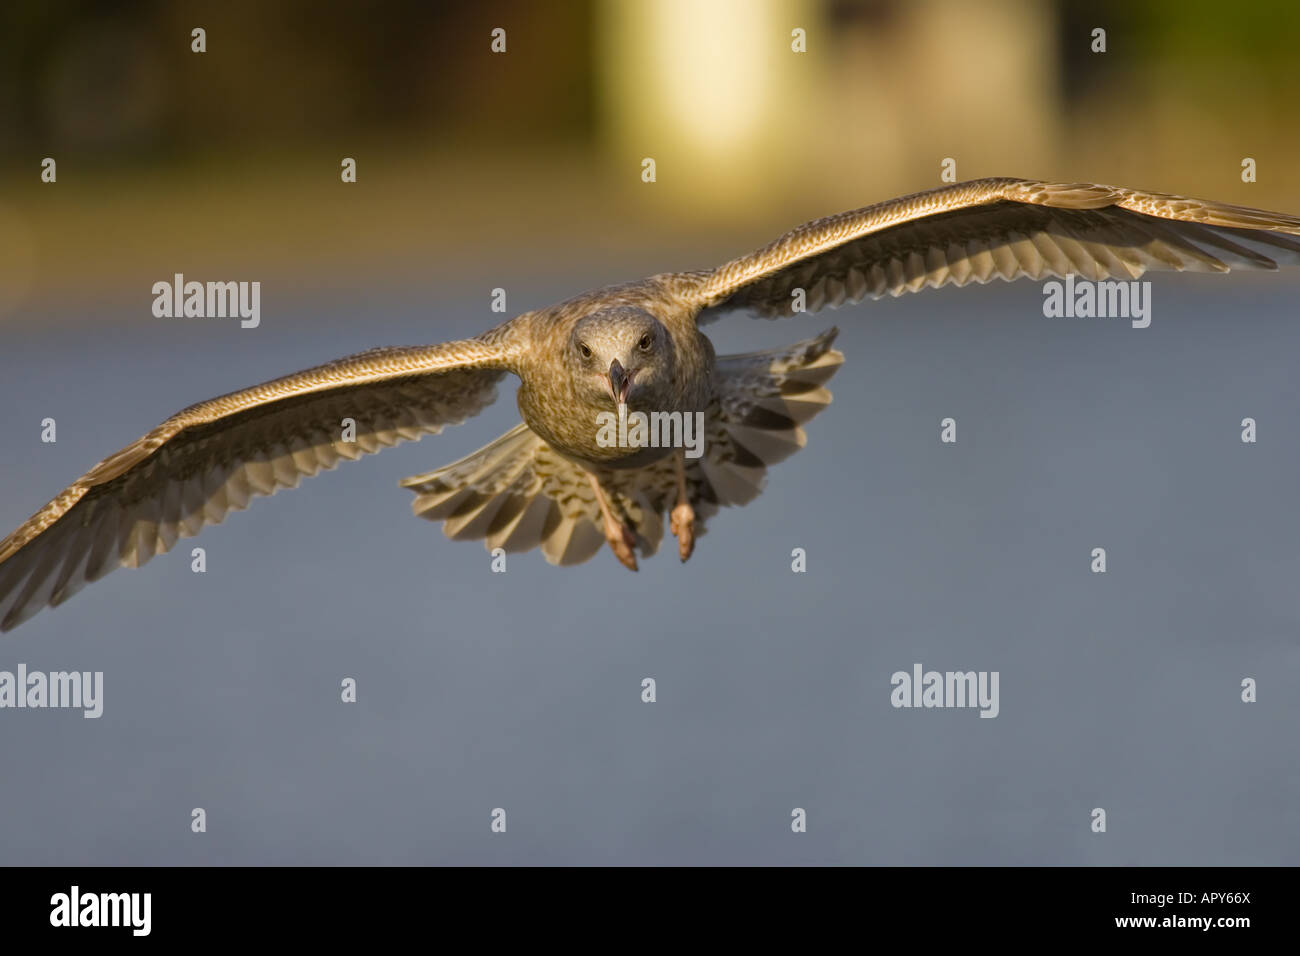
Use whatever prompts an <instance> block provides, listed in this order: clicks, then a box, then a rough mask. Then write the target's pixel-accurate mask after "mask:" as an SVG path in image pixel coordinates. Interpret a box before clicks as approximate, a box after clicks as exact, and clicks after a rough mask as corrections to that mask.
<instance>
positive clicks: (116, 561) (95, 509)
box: [0, 340, 507, 631]
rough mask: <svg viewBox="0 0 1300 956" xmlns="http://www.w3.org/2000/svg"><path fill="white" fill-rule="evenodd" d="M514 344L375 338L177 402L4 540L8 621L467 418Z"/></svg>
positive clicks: (1, 613) (0, 620) (2, 596)
mask: <svg viewBox="0 0 1300 956" xmlns="http://www.w3.org/2000/svg"><path fill="white" fill-rule="evenodd" d="M503 356H504V353H503V351H502V350H501V349H500V348H499V347H498V346H497V345H496V344H494V343H491V342H488V341H487V340H468V341H463V342H452V343H448V344H446V345H438V346H428V347H418V348H396V349H372V350H370V351H368V352H362V353H360V354H358V355H353V356H349V357H347V358H343V359H338V360H337V361H334V362H329V363H327V364H325V365H320V366H317V367H315V368H311V369H307V370H305V371H302V372H298V373H296V374H294V375H289V376H286V377H284V378H279V379H275V380H274V381H271V382H266V383H264V384H262V385H256V386H254V387H252V388H247V389H244V390H242V391H238V392H232V393H230V394H229V395H223V396H221V397H219V398H214V399H212V400H211V401H207V402H202V403H200V404H198V405H193V406H191V407H189V408H187V409H185V410H184V411H182V412H180V413H178V414H176V415H173V416H172V417H171V418H169V419H167V421H165V422H163V423H162V424H161V425H159V426H158V427H157V428H155V429H153V430H152V431H151V432H149V433H148V434H147V435H145V436H143V437H142V438H140V439H139V440H138V441H136V442H134V443H132V444H130V445H128V446H126V447H125V448H123V449H121V450H120V451H117V452H115V453H114V454H112V455H110V456H108V457H107V458H105V459H104V460H103V461H102V462H100V463H99V464H98V465H96V466H95V467H94V468H92V469H91V470H90V471H89V472H87V473H86V474H85V475H84V476H82V477H81V478H80V479H79V480H77V481H76V482H74V483H73V484H72V485H70V486H69V487H68V488H66V489H65V490H64V491H63V492H62V493H61V494H60V495H59V496H58V497H56V498H55V499H54V500H52V501H51V502H49V503H48V504H47V505H46V506H45V507H44V508H42V509H41V510H40V511H38V512H37V513H36V514H34V515H32V517H31V518H30V519H28V520H27V521H26V522H25V523H24V524H22V525H21V526H20V527H18V528H17V529H16V530H15V531H14V532H13V533H12V534H10V535H9V536H8V537H7V538H5V539H4V540H3V541H0V630H4V631H7V630H10V629H11V628H14V627H16V626H17V625H18V624H20V623H22V622H23V621H25V620H26V619H27V618H29V617H31V616H32V615H33V614H35V613H36V612H37V611H39V610H40V609H41V608H43V607H45V606H46V605H53V604H59V603H61V602H62V601H64V600H66V599H67V598H68V597H70V596H71V595H72V594H75V593H76V592H77V591H78V590H80V589H81V588H82V587H84V586H85V585H86V584H87V583H88V582H90V581H94V580H97V579H98V578H100V577H102V576H103V575H104V574H106V573H108V572H109V571H111V570H112V569H113V568H115V567H139V566H140V565H142V564H144V563H145V562H147V561H148V560H149V559H150V558H152V557H153V556H154V555H156V554H162V553H163V552H165V551H167V550H169V549H170V548H171V547H172V546H173V545H174V544H175V543H176V541H177V540H178V539H179V538H184V537H192V536H193V535H196V534H198V533H199V531H201V530H202V528H203V527H204V526H205V525H209V524H217V523H219V522H220V521H222V520H223V519H224V518H225V516H226V514H227V513H228V512H230V511H238V510H242V509H243V508H245V507H247V505H248V502H249V499H250V497H252V496H255V495H270V494H273V493H274V492H275V491H277V490H279V489H281V488H293V487H296V486H297V485H298V483H299V482H300V481H301V480H302V478H304V477H307V476H311V475H314V474H316V473H318V472H319V471H321V470H322V469H330V468H333V467H334V466H335V465H336V464H337V463H338V461H339V460H340V459H348V460H351V459H354V458H358V457H360V455H361V454H362V453H365V452H374V451H378V450H380V449H381V448H384V447H387V446H390V445H393V444H395V443H397V442H399V441H402V440H406V439H409V438H417V437H419V436H420V435H421V434H423V433H427V432H438V431H440V430H441V429H442V428H443V427H444V426H445V425H452V424H458V423H460V422H462V421H464V420H465V419H466V418H468V417H470V416H471V415H474V414H476V413H477V412H479V411H480V410H481V409H483V408H484V407H485V406H486V405H488V404H489V403H491V401H492V400H493V399H494V398H495V395H496V383H497V382H498V381H499V380H500V379H501V377H502V376H503V375H504V374H505V372H506V369H507V362H506V360H505V358H504V357H503ZM344 419H351V420H352V421H353V422H354V423H355V426H354V427H355V440H345V439H347V438H350V437H352V436H350V435H347V436H345V434H344V425H343V422H344Z"/></svg>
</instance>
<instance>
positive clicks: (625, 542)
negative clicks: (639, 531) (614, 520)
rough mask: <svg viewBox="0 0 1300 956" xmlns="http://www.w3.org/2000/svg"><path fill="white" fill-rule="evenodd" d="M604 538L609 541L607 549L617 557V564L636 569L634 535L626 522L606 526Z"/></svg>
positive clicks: (630, 569) (631, 569)
mask: <svg viewBox="0 0 1300 956" xmlns="http://www.w3.org/2000/svg"><path fill="white" fill-rule="evenodd" d="M605 540H606V541H608V542H609V549H610V550H611V551H613V552H614V557H616V558H618V561H619V564H621V565H623V567H625V568H627V569H628V570H629V571H635V570H637V565H636V535H634V534H632V529H631V528H629V527H628V526H627V525H626V524H619V525H615V526H614V527H608V526H606V528H605Z"/></svg>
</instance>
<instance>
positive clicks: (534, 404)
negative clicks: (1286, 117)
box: [0, 178, 1300, 631]
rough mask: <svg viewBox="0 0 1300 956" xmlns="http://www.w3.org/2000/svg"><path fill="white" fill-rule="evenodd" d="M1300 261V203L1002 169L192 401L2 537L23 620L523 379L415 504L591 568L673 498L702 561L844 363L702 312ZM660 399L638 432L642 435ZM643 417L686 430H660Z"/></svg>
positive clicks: (495, 545)
mask: <svg viewBox="0 0 1300 956" xmlns="http://www.w3.org/2000/svg"><path fill="white" fill-rule="evenodd" d="M1297 262H1300V217H1296V216H1291V215H1286V214H1283V213H1274V212H1265V211H1262V210H1258V209H1250V208H1246V207H1243V206H1234V205H1227V204H1224V203H1217V202H1209V201H1204V200H1199V199H1189V198H1185V197H1182V196H1175V195H1169V194H1164V193H1150V192H1141V191H1139V190H1135V189H1126V188H1122V187H1117V186H1104V185H1097V184H1094V183H1051V182H1038V181H1033V180H1025V179H1012V178H992V179H980V180H973V181H971V182H965V183H957V184H952V185H948V186H943V187H940V188H938V189H932V190H928V191H926V192H920V193H915V194H913V195H909V196H904V197H902V198H899V199H893V200H890V201H888V202H884V203H879V204H877V205H874V206H868V207H866V208H863V209H857V210H853V211H851V212H845V213H841V214H839V215H834V216H829V217H826V218H823V219H817V220H814V221H812V222H808V223H806V224H804V225H802V226H799V227H798V228H796V229H794V230H792V231H790V232H788V233H786V234H785V235H783V236H781V237H780V238H779V239H777V240H776V241H774V242H772V243H770V244H768V245H767V246H764V247H763V248H762V249H759V250H758V251H757V252H754V253H752V254H750V255H745V256H741V257H740V258H737V259H733V260H731V261H730V262H727V263H725V264H724V265H722V266H719V267H718V268H716V269H712V270H705V271H695V272H678V273H663V274H659V275H653V276H650V277H648V278H645V279H642V280H640V281H637V282H630V283H626V284H623V285H613V286H607V287H605V288H601V289H596V290H594V291H590V292H586V293H583V294H581V295H578V296H575V297H574V298H571V299H568V300H567V301H564V302H561V303H559V304H557V305H552V306H549V307H547V308H544V309H538V310H536V311H532V312H525V313H522V314H520V315H518V316H516V317H514V318H512V319H510V320H509V321H507V322H505V323H503V324H501V325H498V326H496V327H495V328H493V329H490V330H489V331H487V332H484V333H483V334H482V335H479V336H478V337H476V338H472V339H465V340H462V341H455V342H447V343H443V344H439V345H424V346H414V347H406V348H379V349H371V350H370V351H366V352H361V353H358V354H356V355H351V356H347V357H345V358H341V359H337V360H335V361H332V362H328V363H326V364H324V365H319V366H316V367H314V368H309V369H306V370H305V371H301V372H296V373H294V374H292V375H288V376H285V377H283V378H278V379H275V380H273V381H270V382H266V383H264V384H261V385H254V386H253V387H251V388H246V389H243V390H241V391H237V392H231V393H230V394H228V395H223V396H221V397H219V398H214V399H211V400H209V401H206V402H200V403H199V404H197V405H191V406H190V407H189V408H186V409H185V410H183V411H181V412H178V413H177V414H175V415H173V416H172V417H171V418H168V419H167V420H166V421H164V422H163V423H162V424H161V425H159V426H158V427H157V428H154V429H153V430H152V431H150V432H149V433H148V434H146V435H144V436H143V437H141V438H139V439H138V440H136V441H135V442H133V443H131V444H130V445H127V446H126V447H125V448H123V449H121V450H120V451H118V452H115V453H114V454H112V455H109V456H108V457H107V458H105V459H104V460H103V461H101V462H100V463H99V464H97V465H95V467H94V468H92V469H90V471H88V472H87V473H86V474H85V475H83V476H82V477H81V478H79V479H78V480H77V481H75V482H73V484H71V485H69V486H68V487H67V488H66V489H64V490H63V491H62V492H60V493H59V495H58V496H57V497H55V498H54V499H53V500H52V501H50V502H49V503H48V504H47V505H45V507H43V508H41V509H40V510H39V511H38V512H36V514H34V515H32V517H31V518H30V519H28V520H27V521H26V522H24V523H23V524H22V525H21V526H19V527H18V528H17V529H16V530H15V531H14V532H13V533H12V534H10V535H9V536H8V537H6V538H5V539H4V540H3V541H0V630H4V631H8V630H10V629H12V628H14V627H16V626H18V625H19V624H20V623H22V622H23V621H25V620H27V619H28V618H30V617H31V616H32V615H33V614H35V613H37V612H38V611H40V610H41V609H42V608H44V607H47V606H57V605H59V604H61V603H63V602H64V601H65V600H67V599H68V598H69V597H70V596H71V595H73V594H74V593H76V592H77V591H78V590H80V589H81V588H82V587H84V586H85V585H86V584H87V583H88V582H90V581H95V580H98V579H99V578H101V577H103V576H104V575H105V574H107V573H108V572H109V571H111V570H113V569H114V568H117V567H139V566H140V565H142V564H144V563H145V562H147V561H148V560H149V559H150V558H152V557H153V556H154V555H155V554H161V553H163V552H166V551H168V550H169V549H170V548H171V547H172V546H173V545H174V544H175V543H176V541H177V540H178V539H179V538H187V537H192V536H194V535H197V534H198V533H199V532H200V531H201V530H202V529H203V527H204V526H206V525H210V524H217V523H219V522H221V521H222V520H223V519H224V518H225V516H226V514H227V513H228V512H231V511H239V510H242V509H244V508H245V507H247V506H248V504H249V501H250V500H251V499H252V498H254V497H258V496H263V495H271V494H273V493H275V492H276V491H278V490H279V489H281V488H293V487H296V486H297V485H298V483H299V481H300V480H301V479H302V478H303V477H305V476H310V475H314V474H316V473H317V472H318V471H320V470H322V469H332V468H334V467H335V466H336V465H337V464H338V462H339V461H341V460H352V459H355V458H359V457H361V456H362V455H363V454H368V453H371V452H376V451H379V450H380V449H382V448H385V447H388V446H390V445H394V444H396V443H398V442H400V441H406V440H413V439H418V438H420V437H421V436H422V435H424V434H426V433H437V432H439V431H441V430H442V429H443V428H444V427H445V426H447V425H454V424H460V423H462V422H464V421H465V420H466V419H467V418H470V417H471V416H473V415H475V414H477V413H478V412H479V411H481V410H482V409H483V408H484V407H486V406H487V405H489V404H490V403H491V402H492V401H493V400H494V399H495V397H496V386H497V384H498V383H499V382H501V381H502V379H504V377H505V376H506V375H507V374H512V375H514V376H516V377H517V378H518V379H519V383H520V384H519V389H518V392H517V404H518V407H519V412H520V416H521V417H522V419H523V421H522V422H521V423H520V424H518V425H517V426H515V427H514V428H512V429H511V430H510V431H508V432H506V433H505V434H504V435H502V436H501V437H499V438H497V439H496V440H495V441H493V442H492V443H491V444H489V445H486V446H485V447H483V448H482V449H480V450H479V451H476V452H475V453H473V454H472V455H469V456H468V457H466V458H463V459H461V460H460V461H457V462H455V463H453V464H450V465H447V466H445V467H442V468H439V469H437V470H435V471H431V472H428V473H426V474H422V475H415V476H413V477H410V478H407V479H405V480H403V481H402V482H401V484H402V485H403V486H405V487H407V488H410V489H411V490H412V492H414V494H415V499H414V501H413V508H414V511H415V513H416V514H417V515H419V516H421V517H423V518H427V519H430V520H432V521H441V522H443V530H444V532H445V533H446V534H447V536H448V537H450V538H453V539H457V540H483V541H484V543H485V545H486V547H487V548H488V549H489V550H491V551H493V553H494V554H496V553H498V552H497V549H501V553H504V552H518V551H525V550H528V549H531V548H534V547H538V546H540V548H541V550H542V553H543V555H544V556H545V558H546V560H547V561H548V562H550V563H551V564H557V565H571V564H578V563H580V562H583V561H586V560H587V559H589V558H591V557H592V556H593V555H594V554H595V553H596V552H597V551H599V550H600V549H601V548H602V547H603V546H604V545H606V544H608V546H609V548H610V550H611V551H612V552H613V554H614V556H615V557H616V558H617V559H618V560H619V561H620V562H621V563H622V564H623V565H625V566H626V567H628V568H629V569H631V570H636V569H637V566H638V565H637V555H638V554H640V555H641V556H642V557H648V556H649V555H652V554H654V553H655V551H656V550H657V548H658V546H659V544H660V542H661V540H662V538H663V518H664V515H665V514H667V516H668V519H669V528H670V530H671V532H672V534H673V535H674V536H675V537H676V538H677V542H678V555H679V557H680V558H681V560H682V561H685V560H687V559H688V558H689V557H690V556H691V554H692V552H693V550H694V547H695V542H696V539H697V538H699V537H700V536H701V535H702V534H703V532H704V529H705V523H706V522H707V520H708V519H709V518H710V517H711V516H712V515H713V514H715V513H716V512H717V510H718V508H720V507H722V506H731V505H743V504H745V503H747V502H749V501H751V500H753V498H754V497H756V496H757V495H758V494H759V492H760V491H761V490H762V487H763V484H764V481H765V477H766V471H767V468H768V466H770V465H772V464H774V463H776V462H779V461H781V460H782V459H784V458H786V457H788V456H789V455H791V454H793V453H794V452H795V451H798V450H799V449H800V448H802V447H803V446H804V444H805V441H806V436H805V433H804V430H803V425H804V424H806V423H807V422H808V421H809V420H810V419H811V418H813V417H814V416H815V415H817V414H818V413H819V412H820V411H822V410H823V409H824V408H826V406H827V405H829V404H830V402H831V394H830V392H829V391H828V390H827V388H826V387H825V386H826V382H827V381H828V380H829V379H830V378H831V376H832V375H834V374H835V372H836V370H837V369H838V368H839V366H840V365H841V363H842V362H843V359H844V357H843V355H842V354H841V353H840V352H838V351H837V350H835V349H834V348H833V347H832V345H833V342H834V339H835V335H836V330H835V329H834V328H832V329H830V330H829V331H827V332H825V333H823V334H821V335H819V336H817V337H815V338H812V339H808V340H806V341H803V342H799V343H797V344H795V345H792V346H790V347H788V348H781V349H773V350H768V351H761V352H751V353H748V354H743V355H727V356H718V355H717V354H716V353H715V352H714V349H713V346H712V344H711V343H710V341H709V339H708V337H707V336H706V335H705V334H704V333H703V332H702V331H701V326H703V325H705V324H706V323H708V322H710V321H713V320H714V319H716V318H717V317H718V316H720V315H721V314H723V313H725V312H728V311H732V310H747V311H749V312H751V313H754V314H756V315H758V316H761V317H766V318H778V317H787V316H793V315H796V314H801V313H803V312H816V311H817V310H819V309H821V308H823V307H825V306H830V307H837V306H840V305H842V304H844V303H846V302H859V301H861V300H863V299H864V298H866V297H867V296H871V297H872V298H879V297H881V296H883V295H885V294H886V293H888V294H889V295H892V296H899V295H902V294H903V293H905V292H916V291H919V290H921V289H923V288H926V287H930V288H938V287H940V286H944V285H955V286H965V285H969V284H971V283H985V282H988V281H989V280H991V279H995V278H996V279H1004V280H1012V279H1018V278H1021V277H1028V278H1031V279H1042V278H1044V277H1047V276H1055V277H1066V276H1080V277H1082V278H1084V279H1087V280H1093V281H1097V280H1107V279H1117V280H1131V279H1135V278H1137V277H1139V276H1141V275H1143V274H1144V273H1145V272H1147V271H1148V270H1172V271H1178V272H1183V271H1188V272H1228V271H1230V270H1232V269H1276V268H1278V266H1279V265H1281V264H1295V263H1297ZM638 414H639V415H641V416H642V418H641V419H640V423H641V425H642V427H641V428H640V429H639V431H638V429H637V428H635V427H628V422H629V421H631V422H632V423H633V425H634V426H635V425H636V424H637V419H636V416H637V415H638ZM646 419H649V420H650V422H651V423H652V426H653V425H654V424H655V423H656V422H657V424H658V426H659V427H658V430H657V431H656V430H655V429H654V428H653V427H652V428H651V429H650V430H651V431H652V432H655V434H654V436H653V438H654V439H658V438H661V437H666V438H667V439H668V440H666V441H662V442H660V441H655V440H650V441H647V440H646V435H645V434H644V433H645V431H646V429H645V427H644V422H645V420H646ZM692 421H699V422H700V423H702V435H701V436H700V437H702V439H703V441H702V449H701V450H700V453H699V454H698V455H696V456H694V457H692V456H690V455H689V454H688V449H687V448H686V447H685V445H684V442H683V437H684V436H685V434H686V429H685V426H686V425H687V424H689V423H690V422H692ZM602 422H603V424H602ZM611 422H615V423H617V427H613V426H611V424H610V423H611ZM679 423H680V424H679ZM615 433H616V435H617V440H611V436H614V435H615ZM634 437H635V438H637V439H638V440H633V438H634Z"/></svg>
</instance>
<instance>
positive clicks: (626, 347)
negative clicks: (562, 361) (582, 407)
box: [567, 306, 674, 408]
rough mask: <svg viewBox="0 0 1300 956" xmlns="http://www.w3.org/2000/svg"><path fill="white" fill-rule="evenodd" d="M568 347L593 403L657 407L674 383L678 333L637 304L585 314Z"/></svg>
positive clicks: (571, 363) (582, 389)
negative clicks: (674, 335) (673, 333)
mask: <svg viewBox="0 0 1300 956" xmlns="http://www.w3.org/2000/svg"><path fill="white" fill-rule="evenodd" d="M568 352H569V354H568V356H567V360H568V363H569V366H570V368H572V369H573V370H574V372H575V375H574V377H575V380H576V386H577V389H578V393H579V395H580V396H581V397H582V398H583V399H585V400H586V401H587V402H589V403H590V404H592V405H600V406H603V407H615V406H618V405H621V404H629V405H635V406H639V407H642V408H654V407H657V405H658V404H662V401H661V400H660V399H659V396H660V395H661V394H666V392H667V389H668V387H669V386H670V385H671V382H672V375H673V359H674V353H673V341H672V336H670V335H669V334H668V330H667V329H666V328H664V325H663V323H662V322H660V321H659V320H658V319H656V318H655V317H654V316H653V315H651V314H650V313H649V312H646V311H645V310H644V309H639V308H636V307H635V306H615V307H613V308H608V309H601V310H600V311H598V312H593V313H591V314H590V315H586V316H583V317H582V318H581V319H579V320H578V322H577V323H576V324H575V325H574V327H573V333H572V334H571V335H570V336H569V343H568Z"/></svg>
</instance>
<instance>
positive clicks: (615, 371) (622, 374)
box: [609, 359, 632, 405]
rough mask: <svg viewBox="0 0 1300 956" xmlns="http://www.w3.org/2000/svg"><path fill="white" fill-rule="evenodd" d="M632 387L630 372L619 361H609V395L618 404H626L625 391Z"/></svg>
mask: <svg viewBox="0 0 1300 956" xmlns="http://www.w3.org/2000/svg"><path fill="white" fill-rule="evenodd" d="M631 387H632V374H631V373H630V372H628V370H627V369H625V368H623V366H622V365H621V364H620V363H619V361H618V359H614V361H612V362H610V363H609V395H610V397H611V398H612V399H614V401H615V402H617V403H618V404H619V405H626V404H627V391H628V389H630V388H631Z"/></svg>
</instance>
